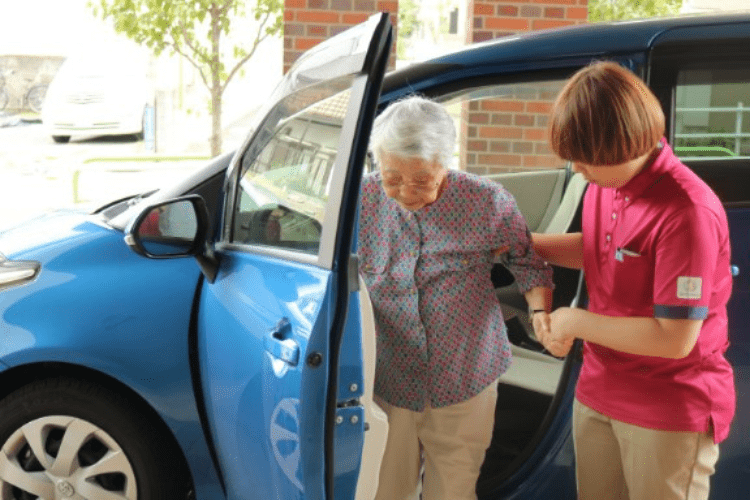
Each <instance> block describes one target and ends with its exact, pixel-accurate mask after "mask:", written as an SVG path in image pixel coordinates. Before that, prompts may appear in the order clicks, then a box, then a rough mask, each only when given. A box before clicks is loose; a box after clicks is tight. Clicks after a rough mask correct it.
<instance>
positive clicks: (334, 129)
mask: <svg viewBox="0 0 750 500" xmlns="http://www.w3.org/2000/svg"><path fill="white" fill-rule="evenodd" d="M308 92H309V91H308ZM324 92H325V90H323V89H317V91H316V94H317V95H316V96H315V97H316V98H318V99H320V98H321V97H322V98H323V99H322V100H319V101H317V102H314V103H313V104H311V105H300V103H301V102H302V101H304V96H300V95H293V96H290V98H288V99H286V100H285V101H284V102H282V103H281V105H280V107H279V108H277V110H276V111H275V113H276V115H279V118H278V119H276V120H275V126H274V127H273V129H270V127H269V126H268V124H266V126H265V130H264V131H262V132H261V133H262V134H264V135H265V136H267V140H265V141H262V144H260V145H256V146H254V147H251V149H250V150H249V151H248V152H247V153H246V154H245V155H244V157H243V160H242V171H241V174H240V182H239V190H238V200H237V203H236V205H235V209H234V217H233V227H232V237H231V241H232V242H234V243H240V244H249V245H261V246H267V247H278V248H283V249H286V250H295V251H300V252H304V253H309V254H317V252H318V248H319V244H320V236H321V232H322V224H323V221H324V216H325V211H326V203H327V201H328V195H329V189H330V181H331V172H332V169H333V164H334V160H335V158H336V154H337V149H338V141H339V135H340V133H341V127H342V122H343V119H344V116H345V115H346V111H347V107H348V104H349V96H350V92H349V91H348V90H345V91H341V92H335V93H334V94H333V95H331V96H330V97H326V96H325V93H324ZM321 93H322V94H321ZM305 104H306V103H305ZM262 138H263V136H261V139H262ZM256 142H257V141H256ZM256 152H257V153H256Z"/></svg>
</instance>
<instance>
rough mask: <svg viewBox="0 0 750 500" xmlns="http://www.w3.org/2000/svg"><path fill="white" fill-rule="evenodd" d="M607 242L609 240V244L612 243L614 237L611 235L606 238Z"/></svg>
mask: <svg viewBox="0 0 750 500" xmlns="http://www.w3.org/2000/svg"><path fill="white" fill-rule="evenodd" d="M606 240H607V241H608V242H609V241H612V235H611V234H608V235H607V236H606Z"/></svg>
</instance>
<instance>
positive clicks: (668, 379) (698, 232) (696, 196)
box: [576, 142, 735, 443]
mask: <svg viewBox="0 0 750 500" xmlns="http://www.w3.org/2000/svg"><path fill="white" fill-rule="evenodd" d="M583 253H584V272H585V276H586V283H587V287H588V292H589V306H588V309H589V311H591V312H595V313H598V314H603V315H607V316H620V317H622V316H639V317H655V318H673V319H701V320H703V326H702V328H701V331H700V334H699V336H698V340H697V343H696V345H695V348H694V349H693V350H692V352H691V353H690V354H689V355H688V356H687V357H686V358H684V359H666V358H659V357H650V356H637V355H632V354H625V353H622V352H619V351H615V350H612V349H608V348H606V347H603V346H600V345H597V344H594V343H591V342H586V343H585V345H584V364H583V367H582V369H581V374H580V378H579V381H578V386H577V390H576V397H577V398H578V399H579V401H581V402H582V403H583V404H585V405H587V406H589V407H591V408H593V409H595V410H597V411H599V412H600V413H603V414H605V415H607V416H609V417H611V418H614V419H616V420H620V421H623V422H627V423H630V424H634V425H638V426H641V427H645V428H650V429H658V430H669V431H692V432H708V431H710V430H713V433H714V440H715V442H717V443H718V442H720V441H722V440H723V439H724V438H726V437H727V435H728V433H729V426H730V423H731V420H732V417H733V415H734V409H735V392H734V378H733V373H732V368H731V366H730V365H729V363H728V361H727V360H726V358H725V357H724V353H725V352H726V349H727V347H728V337H727V310H726V304H727V301H728V300H729V296H730V293H731V289H732V276H731V270H730V260H729V257H730V255H729V254H730V243H729V229H728V223H727V218H726V213H725V212H724V209H723V207H722V205H721V202H720V201H719V199H718V198H717V197H716V195H715V194H714V193H713V191H711V189H710V188H709V187H708V186H707V185H706V184H705V183H704V182H703V181H702V180H701V179H700V178H699V177H698V176H697V175H695V174H694V173H693V172H692V171H691V170H690V169H689V168H688V167H686V166H685V165H683V164H682V163H681V162H680V161H679V159H677V157H675V156H674V153H673V152H672V149H671V148H670V147H669V146H668V145H667V144H666V143H665V142H662V151H661V152H660V154H659V156H658V157H657V158H656V160H655V161H654V162H653V163H652V164H651V165H649V166H647V167H645V168H644V170H642V171H641V172H639V173H638V174H637V175H636V176H635V177H634V178H633V179H631V180H630V182H628V184H626V185H625V186H623V187H622V188H619V189H610V188H602V187H599V186H596V185H594V184H591V185H589V187H588V190H587V192H586V195H585V198H584V209H583Z"/></svg>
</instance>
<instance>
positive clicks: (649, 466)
mask: <svg viewBox="0 0 750 500" xmlns="http://www.w3.org/2000/svg"><path fill="white" fill-rule="evenodd" d="M573 436H574V441H573V442H574V446H575V455H576V479H577V482H578V499H579V500H609V499H618V500H620V499H624V500H654V499H658V500H706V499H707V498H708V491H709V478H710V477H711V474H713V473H714V465H715V464H716V461H717V460H718V458H719V447H718V445H716V444H714V442H713V439H712V437H711V435H709V434H704V433H699V432H672V431H658V430H652V429H646V428H643V427H639V426H637V425H632V424H626V423H624V422H621V421H619V420H614V419H611V418H609V417H606V416H605V415H602V414H601V413H599V412H597V411H595V410H592V409H591V408H589V407H588V406H585V405H584V404H582V403H580V402H579V401H578V400H576V401H575V403H574V404H573Z"/></svg>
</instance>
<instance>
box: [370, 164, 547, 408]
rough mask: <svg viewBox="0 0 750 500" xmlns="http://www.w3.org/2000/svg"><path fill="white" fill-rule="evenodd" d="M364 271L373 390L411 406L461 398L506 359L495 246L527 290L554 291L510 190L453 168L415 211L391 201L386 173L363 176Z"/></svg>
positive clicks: (489, 379) (497, 371) (500, 367)
mask: <svg viewBox="0 0 750 500" xmlns="http://www.w3.org/2000/svg"><path fill="white" fill-rule="evenodd" d="M361 191H362V199H361V202H362V205H361V208H360V220H359V256H360V273H361V275H362V276H363V279H364V281H365V283H366V285H367V288H368V291H369V293H370V297H371V300H372V304H373V309H374V312H375V326H376V332H377V365H376V370H375V388H374V391H375V394H376V395H377V396H379V397H381V398H383V400H385V401H386V402H387V403H390V404H392V405H394V406H398V407H401V408H406V409H409V410H412V411H422V410H423V409H424V408H425V406H427V405H429V406H431V407H433V408H439V407H444V406H449V405H453V404H457V403H460V402H462V401H465V400H467V399H469V398H471V397H473V396H475V395H477V394H478V393H479V392H481V391H482V389H484V388H485V387H487V386H488V385H489V384H491V383H492V382H494V381H495V380H496V379H497V378H498V377H499V376H500V375H502V374H503V373H504V372H505V370H506V369H507V368H508V366H509V365H510V361H511V351H510V343H509V342H508V336H507V331H506V327H505V322H504V320H503V314H502V311H501V309H500V303H499V302H498V300H497V297H496V296H495V290H494V287H493V285H492V282H491V280H490V270H491V268H492V265H493V261H494V260H495V254H496V252H497V250H498V249H503V250H505V249H506V248H507V253H506V255H505V260H504V264H505V265H506V267H507V268H508V270H509V271H510V272H511V273H512V274H513V275H514V276H515V278H516V282H517V283H518V286H519V289H520V292H521V293H525V292H527V291H528V290H530V289H531V288H534V287H538V286H544V287H550V288H551V287H552V286H553V285H552V269H551V268H550V267H549V266H547V265H546V264H545V263H544V262H543V261H542V259H541V258H540V257H539V256H538V255H536V254H535V253H534V251H533V249H532V246H531V235H530V233H529V230H528V227H527V226H526V221H525V220H524V218H523V216H522V215H521V213H520V211H519V210H518V207H517V205H516V202H515V200H514V198H513V197H512V195H511V194H510V193H508V191H506V190H505V189H504V188H503V187H502V186H501V185H500V184H498V183H496V182H493V181H491V180H488V179H484V178H482V177H479V176H475V175H472V174H468V173H465V172H460V171H455V170H450V171H448V178H447V185H446V187H445V189H444V191H443V193H442V195H441V196H440V198H438V199H437V200H436V201H435V202H434V203H432V204H431V205H428V206H426V207H424V208H421V209H419V210H415V211H413V212H411V211H408V210H406V209H403V208H401V206H399V204H398V203H396V201H395V200H393V199H391V198H389V197H388V196H387V195H386V194H385V191H384V190H383V188H382V185H381V178H380V172H375V173H372V174H369V175H367V176H365V178H364V179H363V182H362V190H361Z"/></svg>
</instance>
